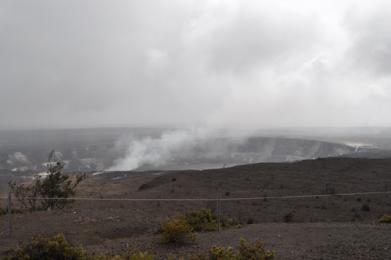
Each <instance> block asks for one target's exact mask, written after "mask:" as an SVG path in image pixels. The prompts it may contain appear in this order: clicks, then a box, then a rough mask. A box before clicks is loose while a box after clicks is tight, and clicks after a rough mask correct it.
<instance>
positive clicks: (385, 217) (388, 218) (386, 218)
mask: <svg viewBox="0 0 391 260" xmlns="http://www.w3.org/2000/svg"><path fill="white" fill-rule="evenodd" d="M379 222H380V223H391V215H387V214H386V215H383V216H382V217H381V218H380V219H379Z"/></svg>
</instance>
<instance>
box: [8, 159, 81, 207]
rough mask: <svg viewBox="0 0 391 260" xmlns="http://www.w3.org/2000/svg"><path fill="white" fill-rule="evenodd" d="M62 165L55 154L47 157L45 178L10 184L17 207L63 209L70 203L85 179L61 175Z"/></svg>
mask: <svg viewBox="0 0 391 260" xmlns="http://www.w3.org/2000/svg"><path fill="white" fill-rule="evenodd" d="M63 168H64V163H63V162H62V161H61V160H59V159H58V158H56V156H55V152H54V151H52V152H51V153H50V155H49V161H48V163H47V176H45V177H39V176H38V177H36V178H35V179H34V181H33V183H31V184H17V183H10V184H9V186H10V189H11V192H12V195H13V196H14V197H15V198H16V199H17V201H18V203H19V206H20V207H21V208H24V209H29V210H31V211H35V210H46V209H55V208H63V207H64V206H65V205H66V204H68V203H70V202H72V200H71V199H69V198H70V197H72V196H73V195H75V192H76V187H77V186H78V185H79V183H80V182H81V181H82V180H83V179H84V178H85V175H80V176H77V177H75V178H72V177H71V176H69V175H66V174H63V172H62V171H63Z"/></svg>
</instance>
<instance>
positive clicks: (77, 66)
mask: <svg viewBox="0 0 391 260" xmlns="http://www.w3.org/2000/svg"><path fill="white" fill-rule="evenodd" d="M387 2H389V1H376V0H371V1H358V0H352V1H343V0H338V1H315V0H308V1H287V0H284V1H276V0H273V1H271V0H270V1H259V0H257V1H256V0H238V1H234V0H222V1H215V0H208V1H202V0H194V1H185V0H167V1H159V0H124V1H119V0H113V1H111V0H110V1H108V0H104V1H99V0H90V1H88V0H74V1H72V0H58V1H53V0H46V1H42V0H35V1H31V0H25V1H23V0H16V1H15V0H2V1H1V2H0V128H47V127H56V128H58V127H91V126H125V125H129V126H199V125H203V126H211V127H212V126H213V127H242V128H263V127H279V126H391V113H390V112H391V5H390V4H387Z"/></svg>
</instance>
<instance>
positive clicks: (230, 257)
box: [189, 238, 274, 260]
mask: <svg viewBox="0 0 391 260" xmlns="http://www.w3.org/2000/svg"><path fill="white" fill-rule="evenodd" d="M273 258H274V253H273V251H270V250H267V249H265V247H264V244H263V242H262V241H260V240H257V241H255V242H253V243H250V242H248V241H247V240H245V239H243V238H242V239H240V242H239V246H238V247H237V248H236V249H234V248H232V247H230V246H229V247H218V246H214V247H212V248H211V249H210V250H209V252H207V253H204V254H199V255H191V256H190V257H189V259H190V260H272V259H273Z"/></svg>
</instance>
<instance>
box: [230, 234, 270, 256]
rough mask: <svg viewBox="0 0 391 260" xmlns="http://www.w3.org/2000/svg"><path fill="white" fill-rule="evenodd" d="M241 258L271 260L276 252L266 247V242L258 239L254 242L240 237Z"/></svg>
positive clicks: (239, 253)
mask: <svg viewBox="0 0 391 260" xmlns="http://www.w3.org/2000/svg"><path fill="white" fill-rule="evenodd" d="M238 256H239V257H238V259H239V260H247V259H248V260H270V259H273V258H274V252H273V251H270V250H267V249H265V247H264V243H263V242H262V241H260V240H256V241H255V242H253V243H250V242H248V241H247V240H245V239H244V238H241V239H240V243H239V247H238Z"/></svg>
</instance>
